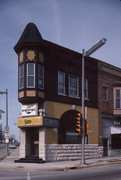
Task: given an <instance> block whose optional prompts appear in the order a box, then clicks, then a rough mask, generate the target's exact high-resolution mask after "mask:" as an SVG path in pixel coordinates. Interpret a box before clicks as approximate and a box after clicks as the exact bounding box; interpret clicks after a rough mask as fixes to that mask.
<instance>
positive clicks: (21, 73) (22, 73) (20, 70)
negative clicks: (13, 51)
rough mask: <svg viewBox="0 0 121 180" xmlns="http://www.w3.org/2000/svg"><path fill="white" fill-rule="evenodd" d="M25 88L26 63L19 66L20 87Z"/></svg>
mask: <svg viewBox="0 0 121 180" xmlns="http://www.w3.org/2000/svg"><path fill="white" fill-rule="evenodd" d="M22 88H24V64H22V65H21V66H19V89H22Z"/></svg>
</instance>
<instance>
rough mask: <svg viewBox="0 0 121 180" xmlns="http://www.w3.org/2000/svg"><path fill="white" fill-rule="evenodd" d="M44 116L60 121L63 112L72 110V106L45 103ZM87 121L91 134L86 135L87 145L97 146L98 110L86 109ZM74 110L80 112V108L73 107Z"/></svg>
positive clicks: (50, 102)
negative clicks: (45, 112)
mask: <svg viewBox="0 0 121 180" xmlns="http://www.w3.org/2000/svg"><path fill="white" fill-rule="evenodd" d="M45 108H46V111H47V114H46V116H48V117H53V118H57V119H60V118H61V116H62V115H63V113H64V112H66V111H69V110H72V109H73V108H72V105H69V104H65V103H59V102H52V101H46V102H45ZM86 109H87V110H86V111H87V112H86V116H87V121H88V122H89V124H90V126H91V133H90V134H89V135H88V144H98V109H95V108H90V107H87V108H86ZM75 110H77V111H81V106H75Z"/></svg>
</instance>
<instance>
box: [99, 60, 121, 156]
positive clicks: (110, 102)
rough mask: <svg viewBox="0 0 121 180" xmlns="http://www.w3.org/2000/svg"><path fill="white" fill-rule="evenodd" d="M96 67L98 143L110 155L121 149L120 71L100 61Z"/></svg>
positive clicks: (105, 153)
mask: <svg viewBox="0 0 121 180" xmlns="http://www.w3.org/2000/svg"><path fill="white" fill-rule="evenodd" d="M98 67H99V69H98V100H99V125H100V126H99V134H100V135H99V143H100V144H101V143H102V144H103V147H104V155H111V153H112V152H113V151H114V150H116V149H121V111H120V86H121V84H120V82H121V69H120V68H117V67H115V66H112V65H110V64H107V63H105V62H101V61H98ZM119 152H120V151H119Z"/></svg>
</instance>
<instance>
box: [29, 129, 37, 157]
mask: <svg viewBox="0 0 121 180" xmlns="http://www.w3.org/2000/svg"><path fill="white" fill-rule="evenodd" d="M31 155H32V156H37V157H39V128H31Z"/></svg>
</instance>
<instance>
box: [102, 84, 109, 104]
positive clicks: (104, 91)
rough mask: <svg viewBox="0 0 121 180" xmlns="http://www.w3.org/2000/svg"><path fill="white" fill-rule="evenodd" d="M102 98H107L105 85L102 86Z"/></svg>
mask: <svg viewBox="0 0 121 180" xmlns="http://www.w3.org/2000/svg"><path fill="white" fill-rule="evenodd" d="M102 98H103V100H105V101H107V100H108V88H107V87H103V89H102Z"/></svg>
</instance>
